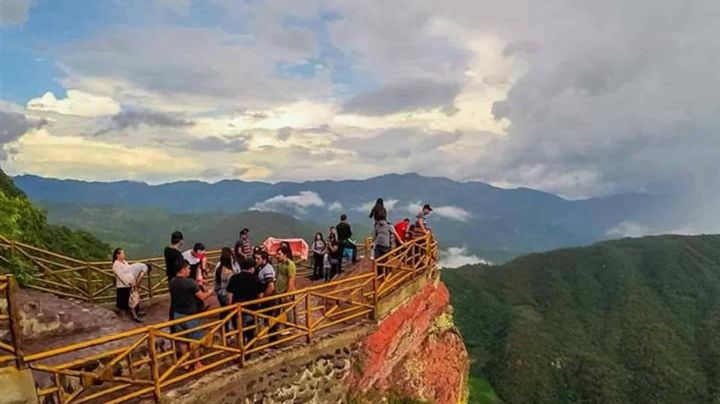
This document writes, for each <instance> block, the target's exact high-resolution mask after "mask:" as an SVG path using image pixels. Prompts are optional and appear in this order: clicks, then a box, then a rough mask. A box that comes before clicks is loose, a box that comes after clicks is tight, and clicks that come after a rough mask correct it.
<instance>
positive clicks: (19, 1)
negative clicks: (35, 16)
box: [0, 0, 33, 27]
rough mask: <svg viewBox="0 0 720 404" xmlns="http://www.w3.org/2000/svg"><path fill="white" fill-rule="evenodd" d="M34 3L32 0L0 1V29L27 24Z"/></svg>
mask: <svg viewBox="0 0 720 404" xmlns="http://www.w3.org/2000/svg"><path fill="white" fill-rule="evenodd" d="M32 3H33V1H32V0H0V27H10V26H14V25H22V24H25V22H26V21H27V20H28V16H29V14H30V8H31V7H32V6H33V4H32Z"/></svg>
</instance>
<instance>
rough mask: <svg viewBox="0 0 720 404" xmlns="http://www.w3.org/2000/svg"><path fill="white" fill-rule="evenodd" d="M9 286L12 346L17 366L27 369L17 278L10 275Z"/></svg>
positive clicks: (8, 278)
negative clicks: (24, 356)
mask: <svg viewBox="0 0 720 404" xmlns="http://www.w3.org/2000/svg"><path fill="white" fill-rule="evenodd" d="M7 280H8V286H7V291H6V296H7V303H8V314H9V316H10V335H11V338H12V345H13V348H14V349H15V364H16V366H17V367H18V368H19V369H22V368H24V367H25V361H24V360H23V351H22V330H21V329H20V313H19V311H20V307H19V305H18V301H17V295H16V294H17V284H16V283H15V277H14V276H12V275H9V276H8V277H7Z"/></svg>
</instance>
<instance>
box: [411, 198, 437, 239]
mask: <svg viewBox="0 0 720 404" xmlns="http://www.w3.org/2000/svg"><path fill="white" fill-rule="evenodd" d="M432 211H433V210H432V208H431V207H430V205H428V204H427V203H426V204H425V205H423V207H422V209H420V212H418V214H417V216H415V219H416V221H415V227H420V229H419V230H421V231H422V232H423V233H427V232H428V231H430V226H428V224H427V218H428V216H430V214H431V213H432Z"/></svg>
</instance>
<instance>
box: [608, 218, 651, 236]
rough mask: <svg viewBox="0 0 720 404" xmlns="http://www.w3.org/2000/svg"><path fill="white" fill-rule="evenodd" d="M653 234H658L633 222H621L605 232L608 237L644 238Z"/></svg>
mask: <svg viewBox="0 0 720 404" xmlns="http://www.w3.org/2000/svg"><path fill="white" fill-rule="evenodd" d="M651 234H656V232H655V231H654V230H653V229H651V228H649V227H647V226H645V225H642V224H640V223H635V222H631V221H624V222H620V223H618V225H617V226H615V227H613V228H611V229H609V230H608V231H607V232H605V235H606V236H608V237H642V236H648V235H651Z"/></svg>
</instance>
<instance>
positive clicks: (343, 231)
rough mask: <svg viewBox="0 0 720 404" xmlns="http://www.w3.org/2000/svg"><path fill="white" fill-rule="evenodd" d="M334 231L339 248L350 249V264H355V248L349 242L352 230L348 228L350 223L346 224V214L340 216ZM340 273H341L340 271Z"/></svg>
mask: <svg viewBox="0 0 720 404" xmlns="http://www.w3.org/2000/svg"><path fill="white" fill-rule="evenodd" d="M335 229H336V230H337V234H338V240H339V241H340V247H341V248H343V249H345V248H350V249H351V250H352V262H353V263H355V262H357V246H355V243H353V242H351V241H350V237H352V228H351V227H350V223H348V220H347V215H346V214H343V215H341V216H340V223H338V224H337V226H335ZM340 272H342V269H341V270H340Z"/></svg>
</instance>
